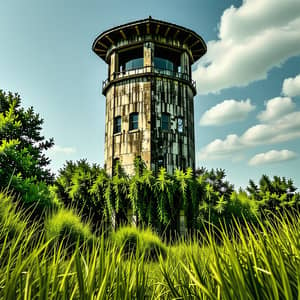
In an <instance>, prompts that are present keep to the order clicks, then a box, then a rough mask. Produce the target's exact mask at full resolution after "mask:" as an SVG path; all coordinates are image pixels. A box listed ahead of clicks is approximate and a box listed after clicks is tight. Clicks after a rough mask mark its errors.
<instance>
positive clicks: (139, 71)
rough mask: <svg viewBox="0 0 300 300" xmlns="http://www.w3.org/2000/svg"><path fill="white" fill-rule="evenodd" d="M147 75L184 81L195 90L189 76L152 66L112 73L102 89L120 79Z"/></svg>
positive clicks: (193, 82)
mask: <svg viewBox="0 0 300 300" xmlns="http://www.w3.org/2000/svg"><path fill="white" fill-rule="evenodd" d="M147 73H148V74H153V73H154V74H160V75H165V76H168V77H173V78H178V79H183V80H186V81H189V82H190V83H192V85H193V87H194V88H195V89H196V82H195V81H194V80H192V78H191V76H190V75H188V74H186V73H181V72H174V71H171V70H167V69H160V68H156V67H153V66H147V67H142V68H136V69H131V70H124V71H121V72H114V73H113V74H111V76H110V78H107V79H106V80H104V81H103V83H102V89H103V90H105V88H106V87H107V85H108V84H109V83H110V82H111V81H113V80H116V79H122V78H126V77H130V76H135V75H139V74H147Z"/></svg>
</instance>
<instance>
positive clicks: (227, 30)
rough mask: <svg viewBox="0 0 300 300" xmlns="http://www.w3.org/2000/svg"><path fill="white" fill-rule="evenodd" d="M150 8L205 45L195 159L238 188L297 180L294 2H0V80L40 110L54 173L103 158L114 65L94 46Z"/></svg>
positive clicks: (298, 35) (297, 14)
mask: <svg viewBox="0 0 300 300" xmlns="http://www.w3.org/2000/svg"><path fill="white" fill-rule="evenodd" d="M150 15H151V16H152V18H155V19H159V20H164V21H167V22H171V23H175V24H178V25H181V26H184V27H187V28H189V29H192V30H194V31H195V32H197V33H198V34H199V35H200V36H202V37H203V39H204V40H205V42H206V43H207V48H208V51H207V53H206V55H205V56H203V57H202V58H201V59H200V60H199V61H198V62H196V63H195V64H194V65H193V68H192V70H193V79H195V80H196V83H197V92H198V94H197V96H196V97H195V100H194V105H195V138H196V153H197V157H196V160H197V163H196V165H197V167H201V166H203V167H206V168H207V169H211V168H222V169H225V171H226V174H227V179H228V180H229V181H230V182H231V183H233V184H234V185H235V187H236V188H238V187H240V186H241V187H243V188H244V187H246V185H247V183H248V181H249V179H253V180H254V181H255V182H257V181H258V180H259V178H260V177H261V175H262V174H267V175H269V176H274V175H277V176H284V177H287V178H291V179H293V181H294V183H295V185H296V186H297V187H299V188H300V176H299V169H300V104H299V102H300V1H299V0H285V1H282V0H244V1H241V0H240V1H238V0H236V1H230V0H186V1H182V0H164V1H158V0H147V1H145V0H127V1H123V0H110V1H102V0H86V1H83V0H51V1H45V0H27V1H24V0H9V1H8V0H7V1H5V0H2V1H0V89H2V90H4V91H11V92H16V93H18V94H20V96H21V98H22V101H23V106H25V107H29V106H33V107H34V110H35V111H36V112H37V113H39V114H40V116H41V117H42V118H43V119H44V125H43V134H44V135H45V137H46V138H49V137H53V138H54V141H55V146H54V147H53V148H52V149H51V150H49V151H48V152H47V155H48V156H49V157H50V158H51V160H52V162H51V168H52V170H53V171H54V172H57V170H59V169H60V168H62V167H63V165H64V163H65V161H66V160H78V159H82V158H86V159H87V160H88V161H89V162H90V163H98V164H99V165H100V166H103V164H104V131H105V123H104V122H105V119H104V114H105V97H104V96H103V95H102V81H103V80H105V79H106V76H107V66H106V64H105V63H104V61H102V60H101V59H100V58H99V57H98V56H96V55H95V54H94V53H93V52H92V43H93V41H94V39H95V38H96V37H97V36H98V35H99V34H100V33H101V32H103V31H105V30H107V29H109V28H111V27H114V26H117V25H121V24H124V23H127V22H130V21H135V20H139V19H145V18H147V17H149V16H150Z"/></svg>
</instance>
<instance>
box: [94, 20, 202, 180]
mask: <svg viewBox="0 0 300 300" xmlns="http://www.w3.org/2000/svg"><path fill="white" fill-rule="evenodd" d="M93 51H94V52H95V53H96V54H97V55H98V56H99V57H100V58H101V59H103V60H104V61H105V62H106V63H107V64H108V77H107V79H106V80H105V81H104V82H103V86H102V92H103V95H104V96H105V97H106V115H105V168H106V171H107V172H108V174H110V175H112V173H113V166H114V164H115V162H116V161H118V160H119V161H120V163H121V165H122V167H123V168H124V170H125V172H126V173H127V174H129V175H132V174H133V171H134V158H135V157H136V156H139V157H141V158H142V159H143V161H144V162H145V163H146V165H147V167H148V168H151V169H152V170H153V171H154V172H157V171H158V169H159V168H160V167H165V168H166V170H167V171H168V172H169V173H172V172H173V171H174V170H175V168H180V169H186V168H187V167H192V168H193V169H194V168H195V142H194V140H195V136H194V103H193V100H194V96H195V95H196V84H195V82H194V81H193V80H192V77H191V65H192V64H193V63H194V62H195V61H197V60H198V59H199V58H200V57H201V56H202V55H204V54H205V52H206V44H205V42H204V41H203V39H202V38H201V37H200V36H199V35H198V34H197V33H195V32H194V31H192V30H189V29H186V28H184V27H181V26H178V25H175V24H171V23H168V22H164V21H159V20H155V19H152V18H151V17H149V18H148V19H144V20H139V21H135V22H131V23H128V24H124V25H121V26H117V27H114V28H112V29H109V30H107V31H105V32H103V33H101V34H100V35H99V36H98V37H97V38H96V39H95V41H94V43H93Z"/></svg>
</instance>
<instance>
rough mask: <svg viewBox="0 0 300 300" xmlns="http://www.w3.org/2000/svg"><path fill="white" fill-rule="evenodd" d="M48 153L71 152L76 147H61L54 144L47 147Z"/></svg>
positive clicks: (74, 150)
mask: <svg viewBox="0 0 300 300" xmlns="http://www.w3.org/2000/svg"><path fill="white" fill-rule="evenodd" d="M49 152H50V153H62V154H73V153H75V152H76V149H75V148H73V147H62V146H59V145H54V146H53V147H52V148H51V149H49Z"/></svg>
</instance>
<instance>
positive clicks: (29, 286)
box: [0, 194, 300, 300]
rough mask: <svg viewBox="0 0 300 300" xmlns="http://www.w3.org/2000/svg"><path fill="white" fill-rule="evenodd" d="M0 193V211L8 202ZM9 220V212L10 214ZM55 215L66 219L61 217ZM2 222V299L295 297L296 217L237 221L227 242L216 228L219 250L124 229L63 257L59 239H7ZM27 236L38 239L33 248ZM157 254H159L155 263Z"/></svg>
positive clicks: (200, 240) (299, 228) (299, 230)
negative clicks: (132, 250) (129, 246)
mask: <svg viewBox="0 0 300 300" xmlns="http://www.w3.org/2000/svg"><path fill="white" fill-rule="evenodd" d="M0 195H1V197H2V198H1V202H0V208H1V209H3V208H5V206H6V205H9V204H11V199H9V200H8V198H9V196H7V195H6V196H5V195H4V196H3V195H2V194H0ZM3 197H4V198H3ZM5 199H6V200H5ZM5 201H7V202H5ZM1 203H4V205H3V207H2V206H1ZM10 214H12V216H13V214H15V212H14V210H13V208H12V209H11V210H10ZM6 216H7V215H6ZM19 217H20V216H19ZM62 217H64V218H68V217H67V215H66V214H65V213H64V214H63V215H62ZM7 219H9V222H14V219H13V218H12V217H9V218H0V241H1V247H0V282H1V288H0V298H1V299H128V300H129V299H175V298H176V299H262V300H264V299H298V298H299V295H300V285H299V278H300V259H299V257H300V247H299V240H300V222H299V221H300V216H299V212H296V211H294V212H290V213H285V214H278V215H273V216H267V217H266V220H265V222H264V223H262V222H259V223H258V224H253V223H251V222H246V223H245V224H244V225H243V227H242V226H241V225H239V224H238V223H237V222H236V224H235V228H236V235H233V236H231V237H229V236H228V235H227V232H226V230H225V229H220V231H219V236H220V239H221V243H219V244H217V243H216V242H215V239H214V238H213V237H212V236H211V235H207V234H206V235H198V236H197V237H196V236H195V237H194V239H193V241H192V240H189V241H184V240H183V239H182V240H180V241H178V242H177V243H176V245H175V246H168V247H167V246H165V245H163V244H162V243H161V241H160V240H159V239H158V237H157V236H154V237H153V234H152V233H150V232H144V231H143V230H140V229H137V228H136V229H132V228H123V230H124V233H123V234H122V236H121V237H120V242H119V244H117V243H116V242H110V241H108V240H107V239H105V237H104V234H102V235H101V236H100V237H98V238H95V240H94V242H93V243H92V245H91V247H80V245H79V244H75V246H74V247H73V251H66V250H67V249H66V247H67V246H68V245H67V244H65V243H64V239H63V240H62V241H61V242H57V246H56V247H54V248H53V247H52V246H51V243H50V242H49V241H47V240H45V239H44V238H43V236H44V232H43V227H35V226H33V225H29V227H28V228H27V229H24V230H21V231H19V230H18V233H17V234H16V235H13V238H11V239H8V232H7V231H5V230H2V228H5V226H6V225H4V224H5V222H6V224H7V222H8V221H7ZM16 219H18V217H16ZM60 219H61V218H60ZM72 222H73V223H77V222H78V219H77V220H76V221H72ZM72 226H73V225H72ZM120 232H121V229H120V230H119V231H118V232H117V233H120ZM117 233H116V234H117ZM34 235H35V236H40V238H39V239H37V240H36V242H34V243H32V242H31V240H32V238H33V236H34ZM67 235H68V233H67ZM132 236H135V237H136V240H138V241H140V240H142V241H141V242H140V243H139V242H138V243H137V244H136V245H137V246H136V247H137V248H136V249H137V251H136V255H134V254H132V255H127V259H124V253H123V252H122V251H120V248H122V246H123V245H124V243H126V238H128V237H132ZM74 241H75V240H74ZM131 241H132V238H131ZM153 242H154V243H156V244H157V246H156V247H157V248H155V246H153ZM122 243H123V244H122ZM140 245H144V247H141V246H140ZM147 245H149V248H150V249H154V250H153V252H151V251H148V250H147ZM162 245H163V248H164V250H162V248H161V246H162ZM123 249H124V248H123ZM157 249H160V251H161V252H162V251H165V252H164V253H166V255H165V256H159V257H158V256H157V252H156V250H157ZM147 253H148V254H147ZM154 253H155V255H154Z"/></svg>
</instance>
